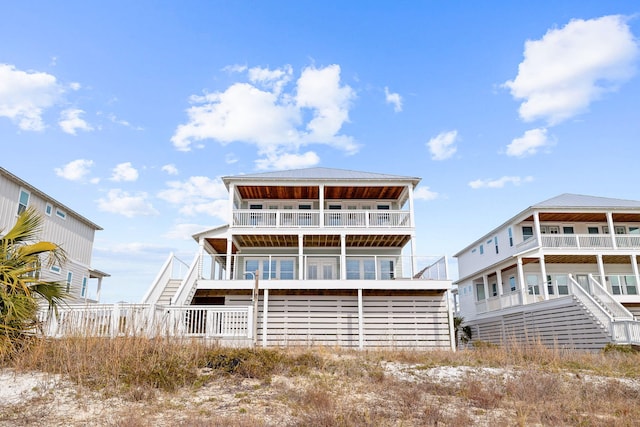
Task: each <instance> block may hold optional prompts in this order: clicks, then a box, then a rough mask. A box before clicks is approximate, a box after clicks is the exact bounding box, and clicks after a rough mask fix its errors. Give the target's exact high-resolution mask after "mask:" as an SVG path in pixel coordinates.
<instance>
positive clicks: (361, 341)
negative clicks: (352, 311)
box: [358, 288, 364, 350]
mask: <svg viewBox="0 0 640 427" xmlns="http://www.w3.org/2000/svg"><path fill="white" fill-rule="evenodd" d="M363 312H364V310H363V309H362V288H359V289H358V348H359V349H360V350H362V349H363V348H364V317H363V316H364V313H363Z"/></svg>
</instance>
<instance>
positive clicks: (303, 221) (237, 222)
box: [233, 209, 411, 228]
mask: <svg viewBox="0 0 640 427" xmlns="http://www.w3.org/2000/svg"><path fill="white" fill-rule="evenodd" d="M323 220H324V221H323V222H324V226H325V227H339V228H343V227H354V228H386V227H392V228H398V227H399V228H407V227H411V214H410V213H409V211H396V210H384V211H378V210H376V211H372V210H362V211H357V210H333V211H324V215H323ZM233 225H234V226H235V227H256V228H259V227H269V228H286V227H294V228H296V227H316V228H317V227H320V211H319V210H290V209H285V210H271V209H267V210H261V209H237V210H234V211H233Z"/></svg>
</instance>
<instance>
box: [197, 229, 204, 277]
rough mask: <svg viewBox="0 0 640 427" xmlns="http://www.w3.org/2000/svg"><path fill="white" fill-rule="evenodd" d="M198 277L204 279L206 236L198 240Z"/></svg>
mask: <svg viewBox="0 0 640 427" xmlns="http://www.w3.org/2000/svg"><path fill="white" fill-rule="evenodd" d="M198 245H199V246H200V247H199V248H198V279H202V262H203V258H204V238H202V237H200V239H199V240H198Z"/></svg>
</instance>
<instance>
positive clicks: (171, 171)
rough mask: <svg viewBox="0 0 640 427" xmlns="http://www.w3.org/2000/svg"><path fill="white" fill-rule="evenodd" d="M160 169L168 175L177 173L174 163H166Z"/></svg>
mask: <svg viewBox="0 0 640 427" xmlns="http://www.w3.org/2000/svg"><path fill="white" fill-rule="evenodd" d="M161 169H162V171H163V172H166V173H168V174H169V175H178V168H177V167H176V165H174V164H172V163H171V164H168V165H164V166H162V168H161Z"/></svg>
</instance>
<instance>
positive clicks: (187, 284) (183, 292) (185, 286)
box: [171, 255, 201, 305]
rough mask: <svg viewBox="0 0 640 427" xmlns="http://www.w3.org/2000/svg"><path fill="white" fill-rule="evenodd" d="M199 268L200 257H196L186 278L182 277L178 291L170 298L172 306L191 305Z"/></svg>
mask: <svg viewBox="0 0 640 427" xmlns="http://www.w3.org/2000/svg"><path fill="white" fill-rule="evenodd" d="M200 267H201V264H200V257H199V256H198V255H196V257H195V258H194V259H193V262H192V263H191V266H190V267H189V271H187V274H186V276H184V278H183V279H182V281H181V282H180V286H179V287H178V290H177V291H176V293H175V295H174V296H173V297H172V298H171V304H172V305H184V304H190V303H191V299H192V298H193V295H194V293H195V291H196V286H195V282H196V281H197V280H198V276H199V273H198V271H199V270H200Z"/></svg>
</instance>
